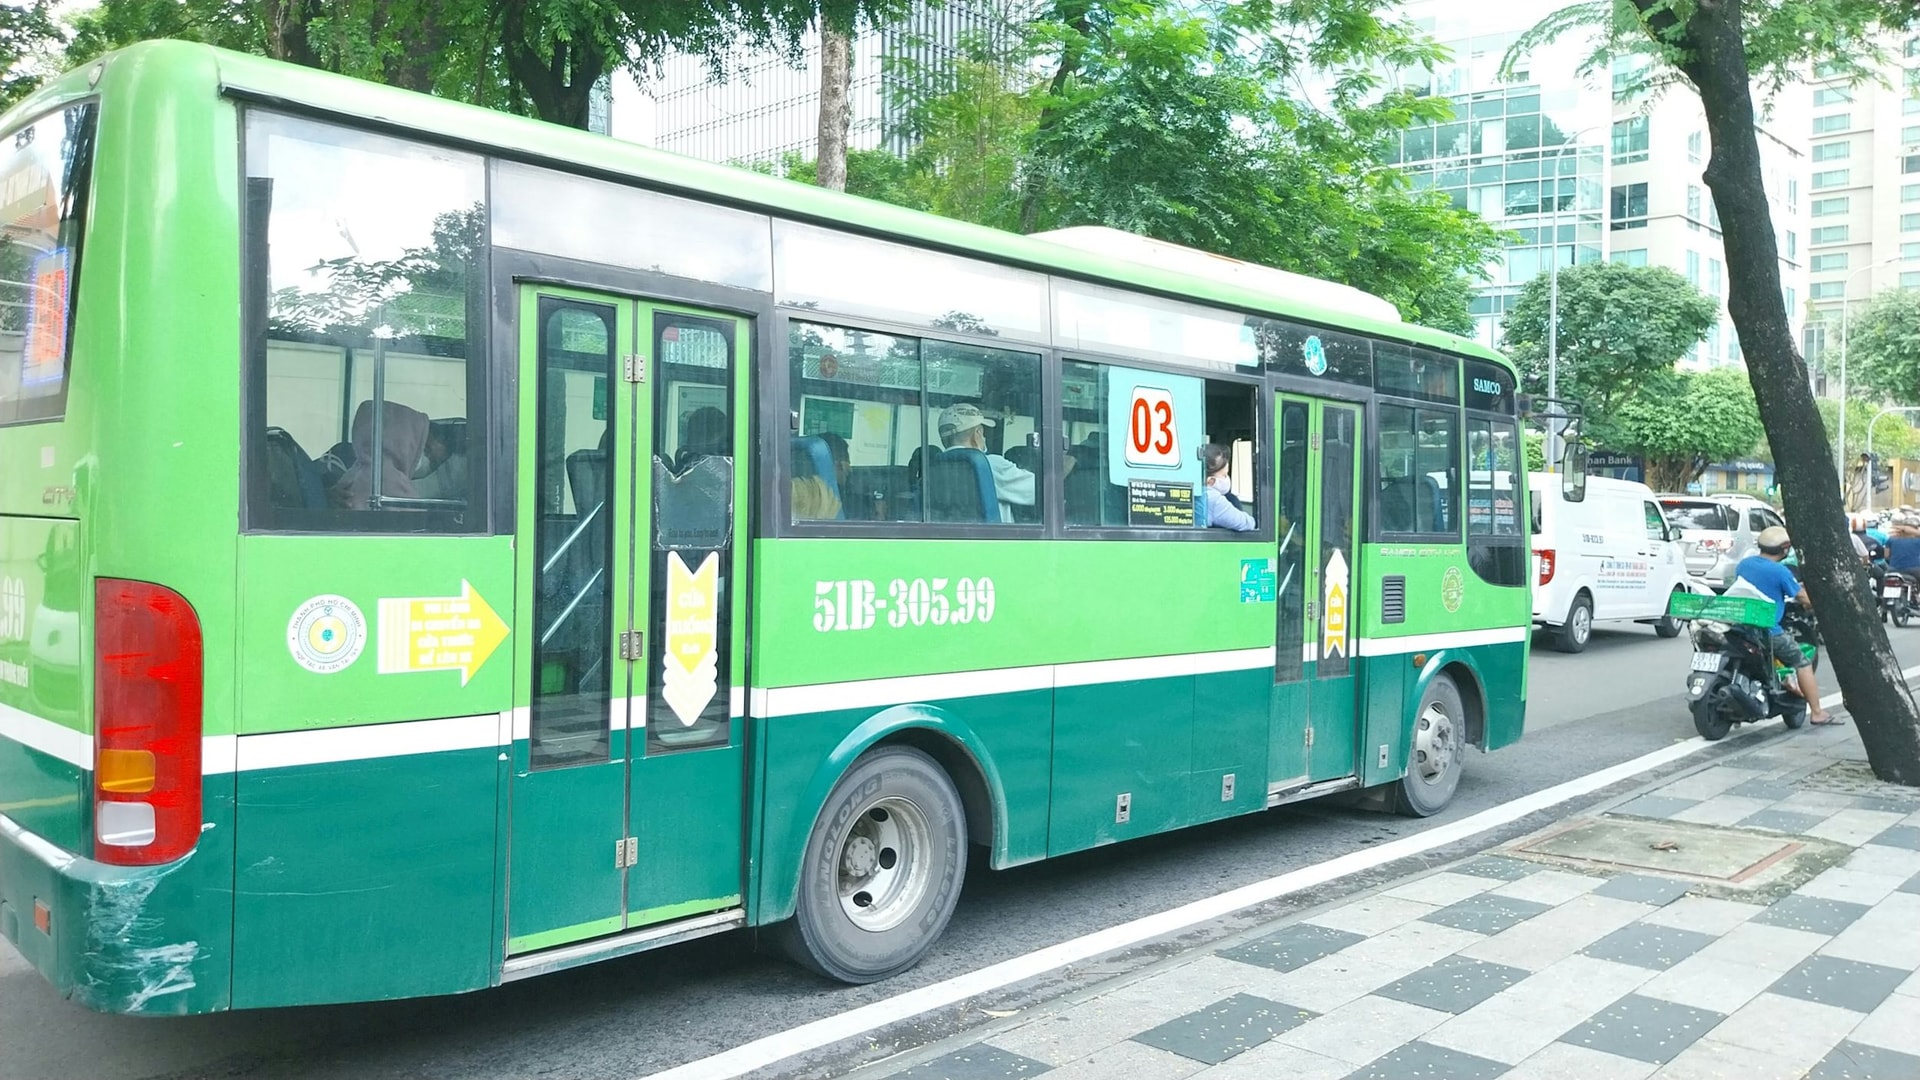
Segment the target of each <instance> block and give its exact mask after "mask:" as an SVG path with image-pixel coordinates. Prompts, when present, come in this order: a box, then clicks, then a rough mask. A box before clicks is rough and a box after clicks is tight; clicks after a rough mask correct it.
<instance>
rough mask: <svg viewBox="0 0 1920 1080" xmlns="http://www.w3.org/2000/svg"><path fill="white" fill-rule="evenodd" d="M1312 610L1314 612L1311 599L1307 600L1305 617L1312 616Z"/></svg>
mask: <svg viewBox="0 0 1920 1080" xmlns="http://www.w3.org/2000/svg"><path fill="white" fill-rule="evenodd" d="M1313 612H1314V607H1313V601H1311V600H1309V601H1307V618H1309V619H1311V618H1313V617H1314V614H1313Z"/></svg>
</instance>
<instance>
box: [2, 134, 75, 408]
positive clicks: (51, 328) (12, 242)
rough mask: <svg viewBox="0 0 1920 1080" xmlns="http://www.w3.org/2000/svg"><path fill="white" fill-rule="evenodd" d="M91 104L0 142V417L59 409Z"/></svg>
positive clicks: (64, 381) (63, 390)
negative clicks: (2, 184) (2, 196)
mask: <svg viewBox="0 0 1920 1080" xmlns="http://www.w3.org/2000/svg"><path fill="white" fill-rule="evenodd" d="M97 111H98V110H97V107H96V106H94V105H92V104H79V105H70V106H68V107H66V108H65V109H62V110H60V111H58V112H53V113H49V114H47V115H45V116H42V117H41V118H40V119H38V120H35V121H34V122H33V123H30V124H26V125H24V126H22V127H21V128H20V129H19V130H17V131H15V132H13V134H12V135H10V136H9V137H8V138H7V139H6V141H5V142H4V143H3V144H0V146H4V150H0V176H4V177H6V191H7V205H6V208H5V210H4V216H0V226H4V231H0V371H4V372H5V373H6V374H5V375H4V376H0V424H12V423H25V422H31V421H36V420H56V419H59V418H60V417H61V416H63V415H64V414H65V413H66V409H67V363H68V358H69V356H70V354H71V352H72V348H71V342H70V339H71V337H72V334H71V331H72V329H73V299H74V288H73V287H74V281H75V280H76V275H77V273H78V271H79V268H80V238H81V229H82V225H83V223H84V222H85V220H86V206H87V196H88V193H89V190H90V188H91V186H92V177H93V147H94V132H95V126H96V120H95V115H96V113H97Z"/></svg>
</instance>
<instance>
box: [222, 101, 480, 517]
mask: <svg viewBox="0 0 1920 1080" xmlns="http://www.w3.org/2000/svg"><path fill="white" fill-rule="evenodd" d="M246 166H247V178H246V208H247V219H246V226H247V227H246V256H247V257H246V266H247V279H246V289H247V294H248V296H247V306H248V309H249V311H250V312H251V313H252V318H251V320H250V321H251V327H250V329H251V333H250V334H249V343H250V347H249V350H248V351H249V356H248V365H249V367H250V368H251V369H252V374H251V376H250V378H249V380H248V382H249V395H250V398H251V400H250V401H249V407H248V429H249V435H248V443H249V447H248V449H249V453H248V468H249V499H248V507H249V516H248V525H249V527H252V528H265V529H296V530H300V531H314V532H338V531H365V532H480V531H485V530H486V529H488V528H489V525H490V523H489V522H488V520H487V514H486V495H487V485H486V476H487V471H486V465H487V460H486V453H485V446H486V440H484V439H480V438H475V439H473V440H471V442H469V440H468V438H467V432H468V430H469V427H470V426H471V429H472V430H473V431H476V432H484V431H486V430H488V426H487V385H488V379H487V371H486V364H485V356H486V348H485V333H486V330H485V325H486V318H485V312H486V300H485V296H486V293H485V287H486V260H487V250H488V249H487V235H488V229H487V212H486V171H485V168H484V165H483V162H482V161H481V159H480V158H478V157H476V156H473V155H469V154H463V153H457V152H454V151H450V150H443V149H439V148H437V147H430V146H424V145H421V144H419V143H412V142H405V141H402V140H400V139H394V138H389V137H387V136H384V135H373V134H369V133H366V132H362V131H357V130H353V129H349V128H344V127H336V126H334V125H331V124H322V123H317V122H314V121H310V120H303V119H295V118H293V117H288V116H280V115H276V114H273V113H268V112H264V111H256V112H252V113H250V114H249V115H248V118H247V130H246ZM416 462H418V463H419V464H418V465H416V464H415V463H416Z"/></svg>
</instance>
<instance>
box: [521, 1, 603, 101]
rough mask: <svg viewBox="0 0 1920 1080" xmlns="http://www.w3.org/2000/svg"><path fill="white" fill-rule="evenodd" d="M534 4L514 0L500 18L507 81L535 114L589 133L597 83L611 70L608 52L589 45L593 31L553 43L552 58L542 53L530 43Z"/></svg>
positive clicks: (581, 29) (583, 29)
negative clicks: (530, 15) (529, 8)
mask: <svg viewBox="0 0 1920 1080" xmlns="http://www.w3.org/2000/svg"><path fill="white" fill-rule="evenodd" d="M528 3H529V0H513V2H512V3H509V4H507V5H506V6H505V10H504V11H503V12H502V13H501V20H500V38H501V40H500V47H501V52H502V53H503V54H504V56H505V57H506V61H507V78H508V80H509V82H511V83H512V87H513V89H515V90H518V91H520V92H521V93H523V94H525V95H526V98H527V102H528V103H529V104H531V105H532V106H533V113H534V115H535V116H538V117H539V118H540V119H542V120H545V121H547V122H548V123H552V124H564V125H566V126H567V127H573V128H580V129H582V130H585V128H586V126H587V120H588V115H589V105H590V103H591V102H592V100H593V87H594V84H595V83H597V82H599V81H600V76H602V75H605V74H606V73H607V72H608V71H609V70H611V68H612V65H611V63H610V62H609V57H608V55H607V53H606V52H604V51H603V50H601V49H600V48H598V47H597V46H594V45H590V44H588V42H590V41H591V40H593V38H592V34H591V33H590V32H589V30H590V29H591V28H589V27H579V28H576V29H575V31H574V33H573V35H572V37H571V38H570V39H564V40H557V41H555V42H553V44H552V46H551V48H552V50H553V51H552V54H551V55H546V56H543V55H541V52H540V48H539V47H538V46H537V45H536V44H535V43H534V42H533V41H532V40H530V39H529V37H528V34H527V30H528V26H527V15H528V11H527V6H528Z"/></svg>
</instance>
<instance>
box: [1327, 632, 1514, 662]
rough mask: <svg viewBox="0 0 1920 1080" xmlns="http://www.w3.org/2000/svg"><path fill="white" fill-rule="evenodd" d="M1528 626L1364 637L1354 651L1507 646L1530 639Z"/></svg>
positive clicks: (1382, 652) (1374, 653)
mask: <svg viewBox="0 0 1920 1080" xmlns="http://www.w3.org/2000/svg"><path fill="white" fill-rule="evenodd" d="M1528 629H1529V628H1528V627H1525V626H1500V627H1495V628H1494V629H1492V630H1453V631H1449V632H1448V633H1444V634H1412V635H1409V636H1407V637H1389V638H1361V639H1360V643H1359V646H1358V648H1357V649H1356V650H1355V652H1356V655H1359V656H1399V655H1400V654H1401V653H1414V652H1439V651H1440V650H1441V649H1468V648H1472V647H1473V646H1475V645H1507V644H1511V643H1514V642H1520V641H1525V640H1527V631H1528Z"/></svg>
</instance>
